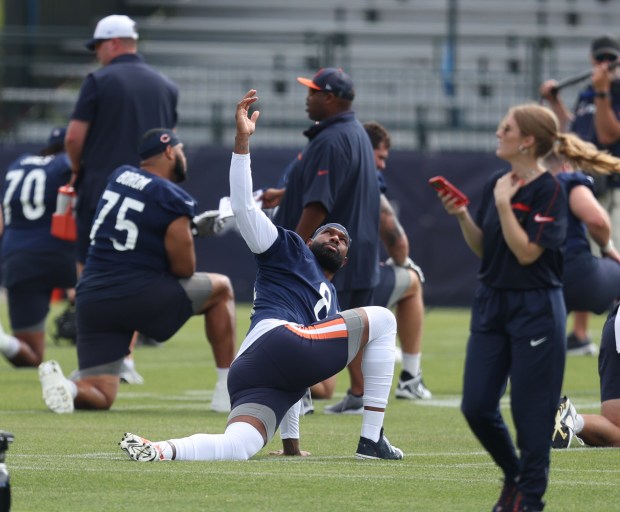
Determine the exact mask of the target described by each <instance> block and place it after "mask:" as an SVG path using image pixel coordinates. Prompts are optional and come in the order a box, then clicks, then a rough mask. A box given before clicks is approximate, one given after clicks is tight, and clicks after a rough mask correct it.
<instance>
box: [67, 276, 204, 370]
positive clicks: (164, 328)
mask: <svg viewBox="0 0 620 512" xmlns="http://www.w3.org/2000/svg"><path fill="white" fill-rule="evenodd" d="M76 306H77V309H76V312H77V328H78V337H77V351H78V363H79V368H80V370H83V369H86V368H91V367H93V366H99V365H102V364H106V363H111V362H113V361H117V360H118V359H121V358H123V357H125V356H126V355H128V354H129V344H130V343H131V338H132V336H133V333H134V331H139V332H141V333H143V334H145V335H146V336H148V337H150V338H154V339H156V340H157V341H165V340H167V339H168V338H170V337H171V336H173V335H174V334H175V333H176V332H177V331H178V330H179V329H180V328H181V327H182V326H183V324H184V323H185V322H186V321H187V320H188V319H189V318H190V317H191V316H192V315H193V314H194V312H193V309H192V302H191V300H190V299H189V297H188V295H187V292H186V291H185V289H184V288H183V286H182V285H181V284H180V283H179V281H178V280H177V279H176V278H174V277H173V276H171V275H167V274H162V275H161V276H159V277H158V278H157V279H154V280H153V282H152V283H150V284H149V285H148V286H147V287H146V288H145V289H143V290H141V291H140V292H139V293H136V294H135V295H131V296H128V297H122V298H117V299H110V300H101V301H94V302H86V303H81V302H80V300H79V295H78V297H77V300H76Z"/></svg>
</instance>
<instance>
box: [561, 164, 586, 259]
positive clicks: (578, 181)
mask: <svg viewBox="0 0 620 512" xmlns="http://www.w3.org/2000/svg"><path fill="white" fill-rule="evenodd" d="M557 178H558V180H560V183H561V184H562V186H563V187H564V191H565V193H566V198H567V201H566V205H567V207H566V211H567V212H568V219H567V220H568V225H567V229H566V240H565V242H564V250H565V251H566V254H580V253H584V252H587V253H590V252H592V251H591V250H590V242H589V241H588V236H587V229H586V226H585V224H584V223H583V222H582V220H581V219H580V218H579V217H577V216H576V215H575V214H574V213H573V212H572V211H571V209H570V205H569V201H570V193H571V190H573V188H575V187H576V186H579V185H583V186H584V187H587V188H589V189H590V190H591V191H592V193H594V184H593V181H592V178H591V177H590V176H586V175H585V174H584V173H582V172H561V173H559V174H558V175H557Z"/></svg>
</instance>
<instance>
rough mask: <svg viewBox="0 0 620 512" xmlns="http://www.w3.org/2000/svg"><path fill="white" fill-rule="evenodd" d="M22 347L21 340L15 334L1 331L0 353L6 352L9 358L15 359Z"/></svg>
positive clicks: (5, 354)
mask: <svg viewBox="0 0 620 512" xmlns="http://www.w3.org/2000/svg"><path fill="white" fill-rule="evenodd" d="M21 347H22V344H21V341H19V340H18V339H17V338H16V337H15V336H11V335H10V334H5V333H4V332H2V333H0V353H2V354H4V356H5V357H6V358H7V359H13V358H14V357H15V356H16V355H17V353H18V352H19V350H20V349H21Z"/></svg>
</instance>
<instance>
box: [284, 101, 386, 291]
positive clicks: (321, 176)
mask: <svg viewBox="0 0 620 512" xmlns="http://www.w3.org/2000/svg"><path fill="white" fill-rule="evenodd" d="M306 135H307V136H308V138H309V139H310V141H309V142H308V144H307V146H306V147H305V148H304V149H303V151H302V153H301V156H300V158H299V159H298V160H297V161H295V163H294V165H293V167H292V169H291V170H290V172H289V173H288V178H287V183H286V193H285V194H284V197H283V198H282V202H281V204H280V206H279V208H278V210H277V211H276V214H275V217H274V223H275V224H276V225H279V226H282V227H284V228H286V229H291V230H294V229H295V228H296V227H297V224H298V223H299V219H300V218H301V214H302V211H303V209H304V208H305V207H306V206H308V205H309V204H310V203H320V204H322V205H323V206H324V207H325V209H326V210H327V217H326V218H325V220H324V221H323V224H326V223H329V222H338V223H340V224H342V225H343V226H345V227H346V228H347V230H348V231H349V233H350V234H351V240H352V242H351V248H350V250H349V254H348V262H347V264H346V266H345V267H343V268H342V269H341V270H340V271H339V272H338V273H337V274H336V276H335V277H334V285H335V286H336V289H337V290H356V289H365V288H374V287H375V286H376V285H377V283H378V281H379V256H378V255H379V252H378V251H379V185H378V183H377V175H376V167H375V161H374V154H373V150H372V144H371V143H370V139H369V138H368V134H367V133H366V130H365V129H364V127H363V126H362V124H361V123H360V122H359V121H358V120H357V119H356V118H355V115H354V113H353V112H345V113H343V114H338V115H336V116H333V117H331V118H329V119H326V120H325V121H322V122H321V123H318V124H316V125H314V126H313V127H312V128H310V130H308V131H307V132H306Z"/></svg>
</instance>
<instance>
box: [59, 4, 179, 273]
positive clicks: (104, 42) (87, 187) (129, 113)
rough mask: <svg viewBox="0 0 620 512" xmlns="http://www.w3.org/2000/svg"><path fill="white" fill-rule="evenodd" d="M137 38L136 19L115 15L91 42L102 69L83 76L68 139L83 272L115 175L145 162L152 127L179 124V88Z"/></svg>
mask: <svg viewBox="0 0 620 512" xmlns="http://www.w3.org/2000/svg"><path fill="white" fill-rule="evenodd" d="M137 40H138V32H137V30H136V26H135V22H134V21H133V20H132V19H131V18H129V17H127V16H123V15H116V14H114V15H111V16H107V17H105V18H103V19H101V20H100V21H99V23H98V24H97V27H96V28H95V32H94V34H93V38H92V39H91V40H89V41H88V42H87V43H86V47H87V48H88V49H89V50H90V51H94V52H95V53H96V55H97V59H98V60H99V61H100V62H101V65H102V67H101V68H99V69H98V70H96V71H94V72H93V73H90V74H89V75H88V76H87V77H86V79H85V80H84V83H83V84H82V88H81V90H80V95H79V98H78V100H77V103H76V105H75V108H74V111H73V114H71V121H70V122H69V126H68V129H67V136H66V139H65V146H66V150H67V154H68V155H69V158H70V160H71V166H72V169H73V173H74V180H75V186H76V189H77V191H78V202H77V212H76V214H77V222H78V267H79V268H78V271H81V267H82V266H83V264H84V262H85V260H86V254H87V251H88V246H89V244H90V239H89V233H90V228H91V225H92V221H93V218H94V215H95V209H96V208H97V204H98V202H99V198H100V196H101V193H102V192H103V189H104V188H105V186H106V183H107V181H108V177H109V176H110V173H111V172H112V171H114V170H115V169H117V168H118V167H119V166H121V165H125V164H126V165H133V166H137V165H138V164H139V163H140V158H139V156H138V153H137V151H136V148H137V147H138V142H139V141H140V137H141V136H142V135H143V134H144V133H145V132H146V131H147V130H150V129H151V128H158V127H164V128H174V127H175V126H176V124H177V110H176V109H177V101H178V89H177V86H176V85H175V84H174V83H172V82H171V81H170V80H169V79H168V78H166V77H165V76H163V75H162V74H161V73H159V72H157V71H155V70H154V69H153V68H151V67H150V66H148V65H147V64H146V63H145V62H144V60H143V59H142V57H140V56H139V55H138V54H137Z"/></svg>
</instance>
